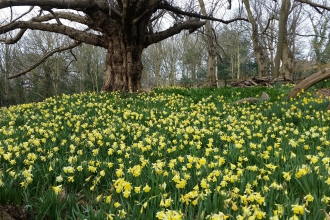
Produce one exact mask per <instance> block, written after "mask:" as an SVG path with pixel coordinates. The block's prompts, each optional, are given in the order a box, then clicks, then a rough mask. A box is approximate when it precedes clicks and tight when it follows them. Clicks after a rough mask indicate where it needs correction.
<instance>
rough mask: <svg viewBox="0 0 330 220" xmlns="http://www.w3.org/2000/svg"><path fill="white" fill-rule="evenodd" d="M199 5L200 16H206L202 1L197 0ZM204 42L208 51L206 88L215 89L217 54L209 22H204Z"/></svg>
mask: <svg viewBox="0 0 330 220" xmlns="http://www.w3.org/2000/svg"><path fill="white" fill-rule="evenodd" d="M198 1H199V5H200V7H201V11H202V14H203V15H204V16H207V14H206V9H205V4H204V1H203V0H198ZM205 33H206V37H205V41H206V44H207V51H208V54H209V56H208V59H207V72H208V73H207V80H208V86H209V87H213V88H216V87H217V82H216V78H217V77H216V75H215V74H216V68H217V66H216V59H217V54H216V48H215V45H214V34H213V33H212V27H211V23H210V21H206V24H205Z"/></svg>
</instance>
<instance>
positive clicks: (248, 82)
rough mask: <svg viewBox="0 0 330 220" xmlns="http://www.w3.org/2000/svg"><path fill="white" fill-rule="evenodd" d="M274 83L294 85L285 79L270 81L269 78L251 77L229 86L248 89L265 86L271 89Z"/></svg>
mask: <svg viewBox="0 0 330 220" xmlns="http://www.w3.org/2000/svg"><path fill="white" fill-rule="evenodd" d="M275 83H283V84H284V83H294V82H293V81H292V80H291V79H287V78H285V77H284V78H283V77H282V78H275V79H272V78H270V77H256V76H254V77H252V78H249V79H245V80H240V81H237V82H233V83H232V84H231V86H232V87H250V86H267V87H271V86H272V85H274V84H275Z"/></svg>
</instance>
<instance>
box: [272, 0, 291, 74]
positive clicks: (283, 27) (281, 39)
mask: <svg viewBox="0 0 330 220" xmlns="http://www.w3.org/2000/svg"><path fill="white" fill-rule="evenodd" d="M290 6H291V0H282V5H281V9H280V18H279V24H278V41H277V48H276V55H275V67H274V73H273V77H274V78H278V77H279V75H280V66H281V60H282V63H285V62H286V61H283V56H282V55H283V46H285V45H284V43H285V41H286V37H287V36H286V35H287V21H288V16H289V10H290Z"/></svg>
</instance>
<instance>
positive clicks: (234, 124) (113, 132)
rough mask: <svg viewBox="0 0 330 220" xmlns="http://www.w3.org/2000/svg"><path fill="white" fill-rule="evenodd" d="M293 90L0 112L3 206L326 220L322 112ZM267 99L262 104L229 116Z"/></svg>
mask: <svg viewBox="0 0 330 220" xmlns="http://www.w3.org/2000/svg"><path fill="white" fill-rule="evenodd" d="M290 89H291V86H276V87H275V88H264V87H254V88H248V89H242V88H219V89H182V88H162V89H155V90H154V91H153V93H151V94H139V95H137V94H128V95H127V94H126V95H121V94H118V93H111V94H109V93H102V94H96V93H83V94H76V95H71V96H69V95H63V96H61V97H53V98H49V99H47V100H45V101H44V102H40V103H30V104H24V105H18V106H12V107H9V108H1V109H0V204H3V205H4V204H8V203H9V204H17V205H19V206H24V207H25V209H26V210H27V211H29V214H30V217H31V219H273V220H275V219H324V218H326V217H327V216H326V213H329V212H330V208H329V203H330V189H329V185H330V177H329V172H330V166H329V163H330V150H329V143H330V141H329V140H330V132H329V122H330V116H329V112H327V111H326V107H327V104H328V102H329V101H328V100H326V99H324V98H316V97H315V96H314V95H312V93H309V92H306V93H303V94H301V95H300V96H299V98H297V99H295V100H289V99H287V98H286V94H288V92H289V90H290ZM262 92H267V93H268V94H269V95H270V97H271V99H270V101H264V102H259V103H257V104H243V105H237V104H234V103H233V102H235V101H237V100H239V99H242V98H246V97H260V95H261V93H262Z"/></svg>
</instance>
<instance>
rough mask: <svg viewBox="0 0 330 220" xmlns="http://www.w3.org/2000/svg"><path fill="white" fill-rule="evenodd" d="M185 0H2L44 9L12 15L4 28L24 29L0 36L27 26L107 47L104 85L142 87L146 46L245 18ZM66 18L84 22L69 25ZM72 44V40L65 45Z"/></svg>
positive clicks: (108, 88)
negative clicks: (159, 25)
mask: <svg viewBox="0 0 330 220" xmlns="http://www.w3.org/2000/svg"><path fill="white" fill-rule="evenodd" d="M185 5H186V6H184V7H182V8H180V7H179V6H180V5H179V3H177V2H175V1H165V0H99V1H95V0H79V1H78V0H71V1H62V0H47V1H45V0H11V1H7V0H0V9H4V8H8V7H13V6H31V7H39V8H40V9H39V11H40V13H38V14H36V15H34V16H33V17H32V18H30V19H28V20H26V19H24V18H25V17H26V16H18V17H14V16H10V17H11V19H8V21H7V23H6V24H3V25H2V26H1V27H0V33H8V32H11V31H13V30H20V31H19V33H18V34H17V35H16V36H15V37H14V38H11V39H8V38H4V39H1V41H2V42H5V43H16V42H17V41H18V40H19V39H20V38H21V37H22V36H23V34H24V33H25V31H26V30H27V29H31V30H42V31H49V32H55V33H60V34H63V35H66V36H68V37H69V38H71V39H73V40H74V42H73V44H72V46H77V45H78V44H79V43H81V42H83V43H86V44H92V45H95V46H100V47H103V48H105V49H106V50H107V56H106V78H105V81H104V84H103V87H102V90H105V91H116V90H127V91H130V92H133V91H136V90H139V89H140V80H141V72H142V62H141V56H142V51H143V49H144V48H146V47H148V46H149V45H151V44H154V43H157V42H159V41H161V40H164V39H166V38H168V37H170V36H173V35H175V34H178V33H180V32H181V31H182V30H189V31H190V32H193V31H194V30H196V29H198V28H200V27H201V26H203V25H204V24H205V21H201V20H200V19H211V20H215V21H219V22H223V23H230V22H233V21H236V20H247V19H244V18H235V19H232V20H228V21H226V20H223V19H217V18H214V17H211V16H203V15H201V14H200V13H199V12H198V10H194V8H193V7H190V4H189V1H188V4H185ZM54 9H59V10H54ZM66 9H70V10H66ZM166 16H167V17H169V16H171V18H173V19H168V22H170V21H172V22H173V23H172V25H171V26H170V27H169V28H167V29H165V30H159V31H158V32H155V31H154V28H153V27H154V25H155V23H156V22H159V19H160V18H166ZM192 18H195V19H192ZM64 20H68V21H72V22H75V23H78V24H81V25H80V26H72V25H68V24H66V22H64ZM50 21H52V22H50ZM81 27H87V28H86V29H82V28H81ZM68 47H70V45H69V46H65V47H63V48H62V49H67V48H68Z"/></svg>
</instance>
